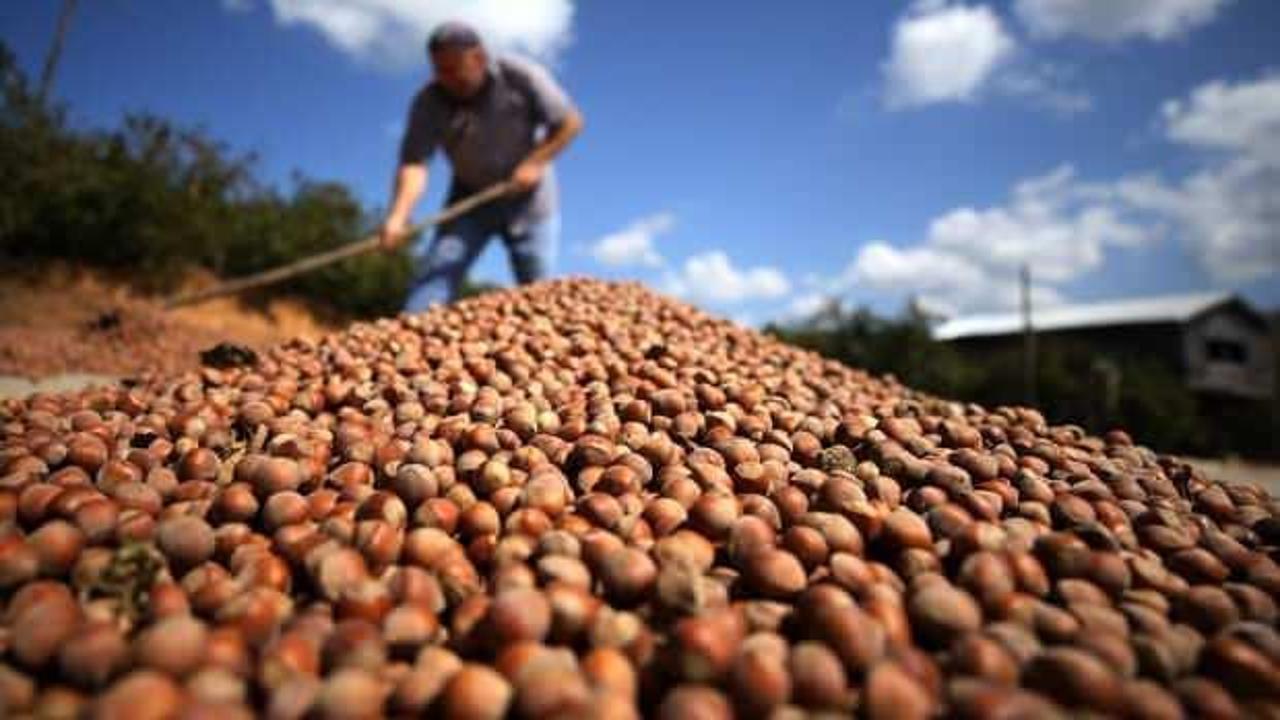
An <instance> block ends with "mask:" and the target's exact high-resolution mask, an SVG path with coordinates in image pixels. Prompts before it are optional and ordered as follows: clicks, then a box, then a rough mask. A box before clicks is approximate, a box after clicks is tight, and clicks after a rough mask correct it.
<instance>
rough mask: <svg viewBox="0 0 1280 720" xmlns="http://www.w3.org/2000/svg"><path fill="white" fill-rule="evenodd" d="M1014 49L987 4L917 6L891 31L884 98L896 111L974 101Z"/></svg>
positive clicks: (929, 0) (933, 1)
mask: <svg viewBox="0 0 1280 720" xmlns="http://www.w3.org/2000/svg"><path fill="white" fill-rule="evenodd" d="M1016 50H1017V42H1016V41H1015V40H1014V39H1013V37H1012V36H1010V35H1009V33H1008V32H1007V31H1006V30H1005V28H1004V24H1003V23H1002V22H1001V20H1000V16H999V15H997V14H996V13H995V12H994V11H992V10H991V8H990V7H987V6H986V5H974V6H969V5H963V4H949V3H946V2H941V1H940V0H927V1H925V2H917V3H916V4H915V5H913V6H912V9H911V10H910V11H909V12H908V13H907V14H906V15H905V16H904V17H903V18H901V19H899V20H898V22H897V23H896V24H895V26H894V28H893V40H892V47H891V50H890V55H889V60H888V61H887V62H886V63H885V64H884V74H885V79H886V82H887V95H886V99H887V101H888V104H889V106H890V107H895V108H901V107H912V106H921V105H928V104H932V103H941V102H964V101H969V100H972V99H974V98H975V97H976V96H977V95H978V93H979V92H980V91H981V90H982V89H983V87H984V85H985V84H986V82H987V81H988V79H989V78H990V77H991V75H992V74H993V73H994V72H995V71H996V70H997V69H998V68H999V67H1000V66H1001V64H1002V63H1004V62H1005V61H1007V60H1008V59H1009V58H1010V57H1012V56H1013V54H1014V53H1015V51H1016Z"/></svg>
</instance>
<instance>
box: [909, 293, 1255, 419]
mask: <svg viewBox="0 0 1280 720" xmlns="http://www.w3.org/2000/svg"><path fill="white" fill-rule="evenodd" d="M1031 328H1032V330H1033V331H1034V332H1035V333H1036V335H1037V336H1042V337H1046V338H1053V337H1062V338H1070V339H1072V340H1074V341H1078V342H1084V343H1088V344H1089V346H1090V347H1094V348H1096V349H1097V351H1098V353H1099V354H1100V355H1104V354H1108V353H1116V352H1122V353H1124V354H1128V355H1137V354H1143V355H1147V356H1156V357H1159V358H1160V359H1161V360H1164V361H1166V362H1167V363H1168V364H1169V365H1170V366H1172V367H1173V368H1175V369H1176V370H1177V371H1178V372H1179V373H1181V375H1182V376H1183V378H1184V379H1185V381H1186V383H1187V385H1188V387H1190V388H1192V389H1193V390H1196V391H1199V392H1206V393H1216V394H1222V395H1233V396H1237V397H1251V398H1265V397H1268V396H1271V395H1272V393H1273V389H1274V387H1275V380H1276V378H1275V354H1274V353H1275V348H1274V347H1273V342H1272V337H1271V329H1270V326H1269V323H1268V321H1267V319H1266V318H1265V317H1264V316H1263V315H1261V314H1260V313H1258V312H1257V311H1256V310H1254V309H1253V308H1251V307H1250V306H1249V305H1248V304H1247V303H1245V302H1244V301H1243V300H1242V299H1240V298H1239V297H1238V296H1236V295H1233V294H1231V293H1220V292H1219V293H1194V294H1187V295H1168V296H1161V297H1149V298H1134V299H1126V300H1116V301H1110V302H1097V303H1087V304H1080V305H1058V306H1049V307H1044V308H1034V309H1033V311H1032V314H1031ZM1023 330H1024V328H1023V318H1022V315H1021V314H1020V313H1016V312H1013V313H998V314H990V315H971V316H967V317H958V318H954V319H951V320H948V321H945V322H943V323H941V324H939V325H937V326H935V327H934V328H933V330H932V333H933V337H934V339H935V340H939V341H942V342H948V343H952V344H955V345H957V346H959V347H962V348H972V349H974V350H977V351H979V352H982V351H987V350H990V349H993V348H996V347H999V346H1002V345H1005V346H1007V345H1010V344H1013V343H1017V342H1019V337H1020V336H1021V335H1022V333H1023Z"/></svg>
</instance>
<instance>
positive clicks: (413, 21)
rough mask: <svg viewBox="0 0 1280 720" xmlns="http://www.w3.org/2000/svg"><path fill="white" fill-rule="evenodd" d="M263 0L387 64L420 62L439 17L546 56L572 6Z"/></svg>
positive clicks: (451, 0) (459, 0)
mask: <svg viewBox="0 0 1280 720" xmlns="http://www.w3.org/2000/svg"><path fill="white" fill-rule="evenodd" d="M245 1H246V0H232V4H235V3H236V2H245ZM226 2H228V0H224V3H226ZM269 2H270V6H271V9H272V10H273V11H274V13H275V17H276V20H277V21H279V22H280V24H282V25H307V26H310V27H312V28H314V29H316V30H318V31H319V32H320V33H321V34H322V35H324V37H325V39H326V40H328V41H329V42H330V43H331V44H333V45H334V46H335V47H337V48H338V49H339V50H342V51H343V52H345V53H347V54H349V55H352V56H354V57H356V58H358V59H361V60H368V61H373V62H375V63H379V64H384V65H389V66H392V67H403V66H406V65H410V64H412V63H415V62H425V55H424V48H425V43H426V38H427V35H428V34H429V33H430V32H431V30H432V29H433V28H434V27H435V26H436V25H438V24H439V23H441V22H443V21H445V20H463V21H466V22H469V23H471V24H472V25H474V26H475V27H476V29H477V30H479V31H480V33H481V34H483V35H484V36H485V39H486V41H487V42H488V43H489V44H491V45H492V46H493V47H497V48H501V49H505V50H516V51H520V52H524V53H527V54H530V55H534V56H537V57H541V58H543V59H552V58H554V57H555V55H556V54H557V53H558V52H559V51H560V50H562V49H563V48H564V47H565V46H566V45H567V44H568V42H569V39H570V32H571V26H572V23H573V11H574V7H573V0H269Z"/></svg>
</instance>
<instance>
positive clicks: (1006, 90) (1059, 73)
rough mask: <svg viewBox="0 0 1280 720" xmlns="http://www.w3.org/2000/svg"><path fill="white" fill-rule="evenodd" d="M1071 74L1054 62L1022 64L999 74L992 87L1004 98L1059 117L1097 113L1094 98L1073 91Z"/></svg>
mask: <svg viewBox="0 0 1280 720" xmlns="http://www.w3.org/2000/svg"><path fill="white" fill-rule="evenodd" d="M1069 75H1070V73H1069V72H1068V71H1067V70H1066V69H1065V68H1063V67H1062V66H1059V65H1054V64H1052V63H1040V64H1038V65H1032V64H1030V63H1021V64H1020V65H1018V66H1013V67H1009V68H1007V69H1006V70H1005V71H1003V72H1000V73H998V74H997V76H996V77H995V78H994V80H993V81H992V85H993V86H994V88H995V89H996V90H997V91H998V92H1000V93H1001V94H1003V95H1006V96H1009V97H1014V98H1021V99H1024V100H1026V101H1028V102H1029V103H1031V104H1032V105H1035V106H1038V107H1042V108H1045V109H1047V110H1050V111H1053V112H1055V113H1057V114H1059V115H1064V116H1070V115H1079V114H1080V113H1085V112H1089V111H1090V110H1093V96H1091V95H1089V94H1088V93H1086V92H1083V91H1080V90H1072V89H1069V85H1070V82H1071V79H1070V77H1069Z"/></svg>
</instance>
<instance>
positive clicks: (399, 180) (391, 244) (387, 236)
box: [382, 162, 427, 250]
mask: <svg viewBox="0 0 1280 720" xmlns="http://www.w3.org/2000/svg"><path fill="white" fill-rule="evenodd" d="M426 189H427V164H426V163H425V162H421V163H417V162H406V163H401V165H400V166H399V167H398V168H397V169H396V176H395V180H394V181H393V182H392V190H391V197H392V200H391V209H390V210H389V211H388V212H387V219H386V220H385V221H384V222H383V223H382V247H383V248H385V249H387V250H394V249H396V248H397V247H399V246H400V245H401V244H402V243H404V241H405V240H406V239H407V238H406V236H405V230H406V229H408V227H409V218H411V217H413V209H414V208H415V207H416V206H417V204H418V200H419V199H421V198H422V194H423V193H424V192H426Z"/></svg>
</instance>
